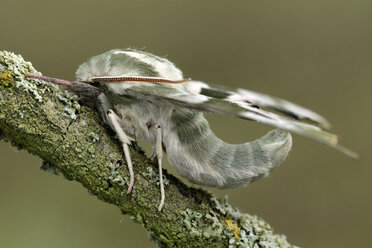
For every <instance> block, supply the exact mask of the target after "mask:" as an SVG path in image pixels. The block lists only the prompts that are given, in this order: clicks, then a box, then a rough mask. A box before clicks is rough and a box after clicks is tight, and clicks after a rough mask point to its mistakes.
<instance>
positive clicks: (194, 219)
mask: <svg viewBox="0 0 372 248" xmlns="http://www.w3.org/2000/svg"><path fill="white" fill-rule="evenodd" d="M180 213H181V215H182V216H183V217H184V219H183V223H184V225H185V227H186V229H187V230H188V231H189V232H190V234H191V236H199V235H200V231H199V230H198V229H199V228H198V225H199V222H200V219H201V218H202V217H203V215H202V214H201V213H199V212H196V211H192V210H191V209H189V208H187V209H186V210H182V211H181V212H180Z"/></svg>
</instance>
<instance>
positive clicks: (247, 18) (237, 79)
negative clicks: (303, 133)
mask: <svg viewBox="0 0 372 248" xmlns="http://www.w3.org/2000/svg"><path fill="white" fill-rule="evenodd" d="M0 6H1V8H0V9H1V11H0V16H1V19H0V24H1V35H0V50H9V51H14V52H15V53H19V54H22V55H23V56H24V58H25V59H26V60H30V61H32V63H33V65H34V66H35V67H36V68H37V69H38V70H40V71H41V72H43V74H45V75H50V76H54V77H61V78H66V79H73V77H74V72H75V70H76V68H77V66H78V65H79V64H80V63H82V62H84V61H85V60H86V59H87V58H88V57H90V56H92V55H96V54H98V53H101V52H104V51H106V50H109V49H112V48H127V47H132V48H144V49H145V50H146V51H149V52H153V53H155V54H157V55H161V56H167V57H168V58H169V59H170V60H171V61H173V62H175V63H176V64H177V65H178V66H179V67H180V68H181V69H182V70H183V72H184V73H185V76H186V77H192V78H193V79H199V80H203V81H205V82H213V83H216V84H224V85H228V86H234V87H244V88H248V89H252V90H256V91H260V92H265V93H268V94H272V95H276V96H280V97H283V98H286V99H289V100H292V101H294V102H296V103H300V104H302V105H304V106H307V107H310V108H311V109H313V110H315V111H317V112H319V113H321V114H323V115H324V116H326V117H327V118H328V119H329V120H330V121H331V123H333V124H334V129H333V130H332V131H333V132H336V133H338V134H340V135H341V136H342V137H343V140H342V142H343V144H344V145H346V146H348V147H350V148H352V149H354V150H356V151H358V152H359V153H360V155H361V158H360V159H359V160H357V161H354V160H352V159H349V158H348V157H346V156H344V155H343V154H341V153H339V152H337V151H335V150H333V149H331V148H328V147H325V146H324V145H321V144H318V143H315V142H313V141H310V140H306V139H304V138H301V137H298V136H295V137H294V147H293V151H292V152H291V153H290V156H289V158H288V159H287V160H286V161H285V162H284V163H283V164H282V165H281V167H280V168H279V169H277V170H275V171H274V172H273V173H272V174H271V176H270V177H269V178H266V179H263V180H260V181H258V182H255V183H253V184H251V185H249V186H247V187H245V188H239V189H234V190H214V189H210V190H212V191H213V192H214V193H215V194H217V195H218V196H220V197H223V196H224V195H228V196H229V200H230V202H231V203H232V204H233V205H234V206H235V207H239V208H240V209H241V210H242V211H243V212H248V213H251V214H257V215H259V216H261V217H263V218H264V219H265V220H266V221H268V222H269V223H270V224H271V225H272V226H273V227H274V229H275V231H276V232H278V233H283V234H285V235H287V237H288V240H289V241H290V242H291V243H293V244H296V245H298V246H301V247H348V248H349V247H370V246H371V242H372V237H371V236H372V235H371V232H372V225H371V210H372V199H371V193H370V188H371V186H372V182H371V178H370V177H371V175H372V167H371V159H370V154H371V141H372V139H371V134H370V128H371V120H372V118H371V106H372V105H371V100H370V96H371V90H372V86H371V81H372V70H371V66H372V56H371V55H372V49H371V46H372V2H371V1H368V0H366V1H362V0H356V1H346V0H343V1H336V0H334V1H331V0H313V1H301V0H293V1H288V0H282V1H276V0H271V1H265V0H259V1H258V0H257V1H217V0H213V1H212V0H208V1H207V0H204V1H200V0H199V1H195V0H188V1H182V2H181V1H174V0H173V1H171V0H167V1H163V0H158V1H151V0H147V1H142V0H136V1H109V0H107V1H71V0H65V1H58V2H57V1H39V0H34V1H26V0H19V1H11V0H1V2H0ZM208 118H209V119H210V120H211V126H212V128H213V130H214V131H215V132H216V133H217V134H218V135H219V136H220V137H222V138H223V139H225V140H227V141H230V142H232V143H239V142H245V141H248V140H250V139H254V138H257V137H259V136H260V135H263V134H264V133H265V132H266V131H268V130H269V129H270V128H268V127H266V126H261V125H258V124H256V123H253V122H246V121H240V120H234V119H230V118H225V117H220V116H209V117H208ZM147 149H148V146H147ZM39 163H40V159H39V158H37V157H35V156H32V155H30V154H28V153H27V152H25V151H17V150H16V149H15V148H13V147H11V146H10V144H8V143H5V142H0V165H1V166H0V199H1V204H0V247H11V248H13V247H17V248H18V247H30V248H31V247H38V248H43V247H54V248H59V247H91V248H95V247H135V246H136V247H154V246H155V245H154V243H151V242H150V241H149V239H148V235H147V233H146V232H145V231H144V230H143V229H142V228H141V227H140V226H139V225H137V224H133V223H132V222H131V220H130V219H129V218H128V217H127V216H122V215H121V214H120V212H119V210H118V209H117V208H116V207H114V206H111V205H108V204H106V203H103V202H101V201H99V200H97V199H96V198H95V197H93V196H90V195H89V194H88V192H87V191H86V190H85V189H84V188H83V187H82V186H81V185H80V184H78V183H76V182H69V181H66V180H64V179H63V178H62V177H56V176H52V175H49V174H47V173H45V172H43V171H41V170H39ZM167 168H170V166H169V165H168V166H167ZM170 170H171V169H170ZM171 171H172V170H171ZM173 173H174V171H173Z"/></svg>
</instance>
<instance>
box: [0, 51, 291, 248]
mask: <svg viewBox="0 0 372 248" xmlns="http://www.w3.org/2000/svg"><path fill="white" fill-rule="evenodd" d="M28 72H30V73H38V72H37V71H36V70H35V69H34V68H33V67H32V65H31V63H29V62H25V61H24V60H23V58H22V57H21V56H16V55H14V54H13V53H10V52H1V51H0V139H1V138H3V139H5V140H7V141H10V142H11V143H12V144H13V145H15V146H17V147H19V148H22V149H26V150H28V151H29V152H31V153H32V154H34V155H37V156H39V157H40V158H42V159H43V160H44V161H45V162H43V164H42V168H43V169H44V170H46V171H49V172H52V173H56V174H59V173H60V174H62V175H64V176H65V177H66V178H67V179H69V180H76V181H78V182H80V183H81V184H82V185H83V186H84V187H85V188H87V189H88V190H89V191H90V192H92V194H94V195H96V196H97V198H99V199H101V200H103V201H105V202H108V203H111V204H114V205H116V206H118V207H119V208H120V210H121V211H122V213H123V214H129V215H131V217H132V219H133V221H135V222H138V223H140V224H141V225H142V226H143V227H144V228H146V229H147V230H148V231H149V232H150V233H151V234H152V237H153V238H154V240H156V242H157V243H158V244H159V245H160V246H162V247H228V246H229V245H230V246H231V247H292V246H291V245H290V244H289V243H288V242H287V241H286V240H285V237H283V236H280V235H276V234H274V233H273V230H272V229H271V227H270V226H269V225H268V224H267V223H265V222H264V221H263V220H261V219H259V218H258V217H256V216H250V215H247V214H241V213H239V211H238V210H234V209H233V208H232V207H231V206H230V205H229V204H228V203H227V202H226V201H224V202H222V201H220V200H217V199H216V198H214V197H213V196H212V195H211V194H209V193H207V192H205V191H204V190H201V189H195V188H191V187H188V186H186V185H185V184H183V183H182V182H180V181H179V180H178V179H177V178H175V177H174V176H172V175H170V174H168V173H167V172H164V174H165V177H166V178H167V180H166V181H167V184H166V188H165V189H166V202H165V207H164V209H163V211H162V212H158V211H157V208H156V207H157V205H158V199H159V198H160V196H159V194H160V193H159V186H158V171H157V167H156V166H155V165H154V164H153V163H152V162H151V161H150V160H149V159H147V158H146V157H145V155H144V153H143V152H142V151H141V149H140V148H138V147H136V146H133V147H131V154H132V159H133V164H134V167H135V168H134V170H135V186H134V189H133V192H132V194H131V195H127V194H126V190H127V185H128V178H129V172H128V170H127V169H126V166H122V165H123V163H124V162H123V161H125V159H124V157H123V152H122V150H121V147H120V144H119V142H118V141H117V140H116V139H115V138H113V132H111V131H110V130H109V129H108V128H107V127H106V126H105V125H104V124H103V123H102V121H101V120H100V118H99V116H98V115H97V113H96V112H95V111H94V110H92V109H91V108H89V107H86V106H82V105H81V104H80V103H79V101H78V97H77V96H76V95H71V94H69V93H68V92H62V91H61V89H60V88H58V87H57V86H55V85H53V84H50V83H46V82H43V81H40V80H35V79H25V77H24V75H25V73H28Z"/></svg>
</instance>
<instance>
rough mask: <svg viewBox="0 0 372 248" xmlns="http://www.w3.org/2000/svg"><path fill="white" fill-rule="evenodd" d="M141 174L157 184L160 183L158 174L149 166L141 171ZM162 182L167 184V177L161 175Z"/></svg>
mask: <svg viewBox="0 0 372 248" xmlns="http://www.w3.org/2000/svg"><path fill="white" fill-rule="evenodd" d="M142 175H143V176H144V177H145V178H146V179H147V180H148V181H149V182H150V183H156V184H157V185H159V184H160V180H159V176H158V175H157V174H156V173H155V172H154V170H153V169H152V168H151V167H147V168H146V171H144V172H142ZM163 184H164V186H167V185H168V184H169V180H168V178H166V177H165V176H164V175H163Z"/></svg>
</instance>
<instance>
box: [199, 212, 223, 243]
mask: <svg viewBox="0 0 372 248" xmlns="http://www.w3.org/2000/svg"><path fill="white" fill-rule="evenodd" d="M205 218H206V219H207V220H208V221H209V223H210V225H209V226H208V227H207V228H206V230H205V231H204V232H203V237H204V238H206V239H209V238H216V237H220V236H221V234H222V232H223V226H222V224H221V223H220V221H219V219H218V218H217V216H216V214H215V213H214V212H213V211H212V210H211V211H210V214H206V215H205Z"/></svg>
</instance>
